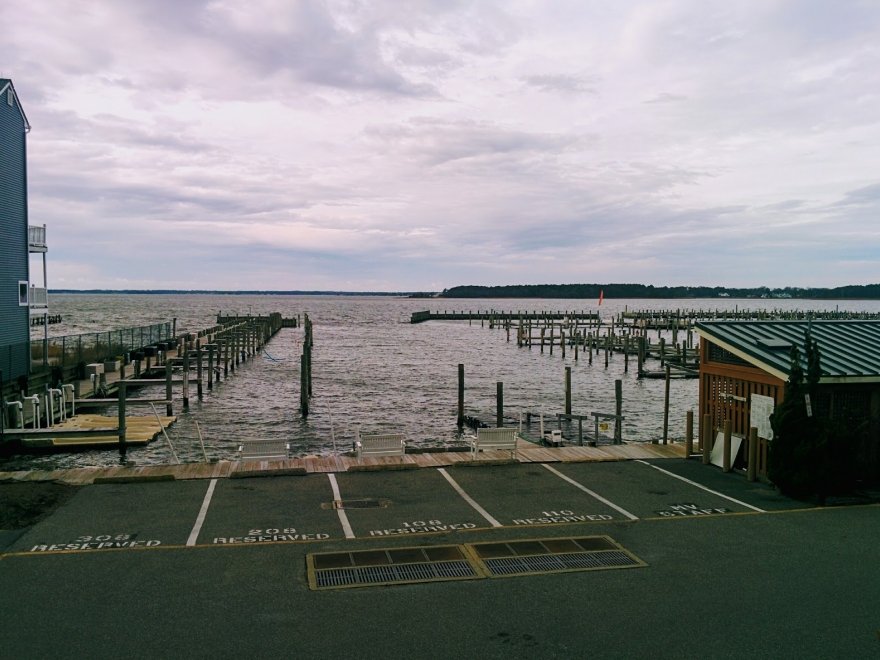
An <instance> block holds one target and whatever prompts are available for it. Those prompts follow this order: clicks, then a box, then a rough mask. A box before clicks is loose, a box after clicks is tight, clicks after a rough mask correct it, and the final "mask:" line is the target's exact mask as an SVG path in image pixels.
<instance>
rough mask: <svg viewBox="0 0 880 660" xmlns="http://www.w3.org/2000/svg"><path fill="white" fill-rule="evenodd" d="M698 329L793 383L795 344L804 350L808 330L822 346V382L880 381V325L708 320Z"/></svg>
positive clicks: (719, 344) (850, 322)
mask: <svg viewBox="0 0 880 660" xmlns="http://www.w3.org/2000/svg"><path fill="white" fill-rule="evenodd" d="M696 327H697V331H698V332H699V333H700V335H701V336H703V337H705V338H706V339H708V340H709V341H711V342H712V343H714V344H717V345H718V346H720V347H721V348H724V349H726V350H728V351H730V352H731V353H733V354H734V355H737V356H739V357H740V358H742V359H743V360H745V361H746V362H748V363H749V364H752V365H754V366H756V367H759V368H761V369H763V370H764V371H766V372H768V373H770V374H773V375H774V376H776V377H778V378H781V379H782V380H787V379H788V373H789V371H790V368H791V363H790V358H791V355H790V351H791V345H792V344H796V345H797V347H798V349H799V350H800V352H801V361H802V366H803V368H804V370H805V371H806V368H807V365H806V361H805V359H804V357H805V356H804V335H805V334H806V333H807V329H809V330H810V334H811V335H812V337H813V339H815V340H816V343H817V344H818V346H819V354H820V356H821V365H822V379H821V382H823V383H834V382H838V383H859V382H863V383H871V382H880V321H878V320H854V321H850V320H840V321H838V320H832V321H706V322H702V323H697V324H696Z"/></svg>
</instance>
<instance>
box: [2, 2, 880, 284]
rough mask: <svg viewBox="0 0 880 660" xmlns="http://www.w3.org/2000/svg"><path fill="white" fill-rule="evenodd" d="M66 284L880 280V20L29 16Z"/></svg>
mask: <svg viewBox="0 0 880 660" xmlns="http://www.w3.org/2000/svg"><path fill="white" fill-rule="evenodd" d="M0 24H2V25H4V26H5V30H4V32H3V37H4V48H3V55H2V58H0V76H2V77H8V78H12V79H13V82H14V84H15V86H16V89H17V91H18V93H19V97H20V99H21V102H22V104H23V107H24V109H25V112H26V113H27V115H28V119H29V120H30V123H31V125H32V127H33V129H32V131H31V133H30V134H29V136H28V156H29V164H28V166H29V173H28V175H29V186H30V223H31V224H46V225H47V227H48V237H49V248H50V252H49V286H50V287H52V288H96V287H103V288H184V289H190V288H210V289H228V290H233V289H319V290H330V289H337V290H358V291H364V290H372V291H399V290H407V291H409V290H439V289H443V288H445V287H451V286H455V285H459V284H487V285H491V284H512V283H517V284H519V283H569V282H599V283H605V282H642V283H650V284H655V285H687V284H694V285H721V286H725V285H727V286H760V285H766V286H771V287H775V286H837V285H842V284H865V283H874V282H878V281H880V3H878V2H876V1H875V0H865V1H864V2H860V1H857V0H835V1H833V2H832V1H831V0H790V1H783V0H738V1H735V2H731V1H730V0H669V1H665V0H652V1H645V2H626V1H623V0H621V1H617V0H615V1H614V2H608V1H607V0H595V1H590V0H573V1H568V0H533V1H521V0H504V1H500V0H499V1H489V0H486V1H475V2H468V1H465V0H460V1H459V0H364V1H360V0H326V1H320V0H249V1H248V2H242V1H240V0H237V1H236V0H220V1H202V0H104V1H100V2H99V1H87V0H29V1H28V2H18V3H13V2H4V3H2V7H0Z"/></svg>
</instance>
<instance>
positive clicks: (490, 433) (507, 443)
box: [467, 428, 517, 458]
mask: <svg viewBox="0 0 880 660" xmlns="http://www.w3.org/2000/svg"><path fill="white" fill-rule="evenodd" d="M516 441H517V430H516V429H509V428H495V429H477V437H475V438H474V437H471V438H467V442H468V444H469V445H470V448H471V454H472V455H473V457H474V458H476V457H477V452H478V451H485V450H489V449H494V450H501V451H509V452H510V457H511V458H516Z"/></svg>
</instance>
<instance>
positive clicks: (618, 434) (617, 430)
mask: <svg viewBox="0 0 880 660" xmlns="http://www.w3.org/2000/svg"><path fill="white" fill-rule="evenodd" d="M614 414H615V415H616V417H615V418H614V444H615V445H619V444H622V443H623V427H622V421H621V416H622V415H623V381H622V380H620V379H617V380H615V381H614ZM597 439H598V436H597Z"/></svg>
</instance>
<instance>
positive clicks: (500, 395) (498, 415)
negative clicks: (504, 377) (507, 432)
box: [495, 380, 504, 428]
mask: <svg viewBox="0 0 880 660" xmlns="http://www.w3.org/2000/svg"><path fill="white" fill-rule="evenodd" d="M495 392H496V394H495V426H497V427H498V428H501V427H502V426H504V383H502V382H501V381H500V380H499V381H498V382H497V383H496V384H495Z"/></svg>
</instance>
